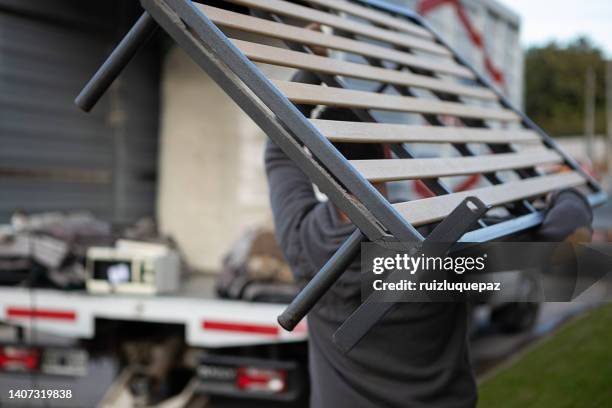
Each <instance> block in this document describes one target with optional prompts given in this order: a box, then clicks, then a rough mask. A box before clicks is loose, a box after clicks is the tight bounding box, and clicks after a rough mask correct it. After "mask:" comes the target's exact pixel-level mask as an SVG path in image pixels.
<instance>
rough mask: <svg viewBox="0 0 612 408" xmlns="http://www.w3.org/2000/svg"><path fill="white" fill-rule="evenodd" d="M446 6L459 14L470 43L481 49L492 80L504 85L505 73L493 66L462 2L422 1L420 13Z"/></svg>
mask: <svg viewBox="0 0 612 408" xmlns="http://www.w3.org/2000/svg"><path fill="white" fill-rule="evenodd" d="M445 4H449V5H451V6H452V7H453V8H454V10H455V13H456V14H457V18H459V21H460V22H461V25H463V28H464V29H465V31H467V34H468V37H469V38H470V41H471V42H472V44H474V46H475V47H476V48H478V49H480V51H481V52H482V55H483V58H484V65H485V69H486V70H487V72H488V73H489V75H490V76H491V78H493V80H494V81H495V82H497V83H498V84H500V85H504V83H505V79H504V74H503V72H502V71H501V70H500V69H499V68H497V67H496V66H495V64H493V60H492V59H491V57H490V55H489V53H488V51H487V48H486V47H485V45H484V40H483V37H482V35H481V34H480V33H479V32H478V31H477V30H476V28H475V27H474V24H472V21H471V20H470V18H469V16H468V14H467V13H466V12H465V9H464V8H463V5H461V1H460V0H421V1H420V2H419V6H418V11H419V13H420V14H421V15H425V14H427V13H429V12H430V11H433V10H434V9H436V8H438V7H441V6H443V5H445Z"/></svg>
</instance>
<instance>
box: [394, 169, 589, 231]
mask: <svg viewBox="0 0 612 408" xmlns="http://www.w3.org/2000/svg"><path fill="white" fill-rule="evenodd" d="M583 184H585V179H584V178H583V177H582V176H581V175H580V174H579V173H577V172H575V171H572V172H567V173H560V174H554V175H550V176H542V177H535V178H529V179H524V180H520V181H513V182H509V183H505V184H499V185H496V186H491V187H484V188H480V189H475V190H469V191H463V192H461V193H453V194H447V195H442V196H437V197H432V198H425V199H422V200H414V201H409V202H405V203H399V204H394V205H393V206H394V207H395V209H396V210H398V211H399V213H400V214H401V215H402V216H403V217H405V218H406V220H408V222H409V223H411V224H412V225H414V226H419V225H425V224H429V223H432V222H436V221H440V220H441V219H443V218H444V217H446V216H447V215H449V214H450V213H451V212H452V211H453V210H454V209H455V208H456V207H457V206H458V205H459V204H460V203H461V201H463V200H464V199H465V198H467V197H470V196H475V197H478V198H480V199H481V200H482V201H483V202H484V203H485V204H486V205H490V206H498V205H502V204H505V203H510V202H513V201H519V200H523V199H527V198H532V197H537V196H540V195H544V194H546V193H549V192H551V191H554V190H558V189H562V188H569V187H577V186H580V185H583Z"/></svg>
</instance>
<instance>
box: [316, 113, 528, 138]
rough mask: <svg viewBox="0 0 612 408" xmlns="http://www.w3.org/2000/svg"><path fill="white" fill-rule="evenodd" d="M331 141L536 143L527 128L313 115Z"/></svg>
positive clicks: (317, 124)
mask: <svg viewBox="0 0 612 408" xmlns="http://www.w3.org/2000/svg"><path fill="white" fill-rule="evenodd" d="M311 122H312V123H313V124H314V125H315V126H316V127H317V128H318V129H319V131H320V132H321V133H322V134H323V136H325V137H327V138H328V139H329V140H331V141H332V142H353V143H490V144H506V143H527V144H531V143H534V144H535V143H539V142H540V138H539V137H538V135H537V134H536V133H535V132H534V131H532V130H527V129H516V130H511V129H507V130H506V129H486V128H467V127H442V126H421V125H403V124H388V123H366V122H343V121H335V120H322V119H312V120H311Z"/></svg>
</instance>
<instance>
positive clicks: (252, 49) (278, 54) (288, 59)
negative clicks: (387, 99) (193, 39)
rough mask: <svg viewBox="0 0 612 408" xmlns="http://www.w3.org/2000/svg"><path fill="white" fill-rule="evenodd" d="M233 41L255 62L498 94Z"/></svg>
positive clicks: (480, 94)
mask: <svg viewBox="0 0 612 408" xmlns="http://www.w3.org/2000/svg"><path fill="white" fill-rule="evenodd" d="M232 42H233V43H234V44H235V45H236V46H237V47H238V48H239V49H240V51H242V52H243V53H244V55H246V56H247V57H249V59H251V60H252V61H255V62H263V63H267V64H274V65H280V66H284V67H289V68H297V69H303V70H307V71H317V72H323V73H326V74H332V75H342V76H348V77H353V78H360V79H366V80H370V81H378V82H384V83H388V84H395V85H402V86H414V87H417V88H422V89H427V90H431V91H438V92H444V93H448V94H453V95H459V96H466V97H470V98H476V99H482V100H497V96H496V95H495V93H494V92H493V91H491V90H490V89H487V88H484V87H480V86H469V85H461V84H458V83H453V82H449V81H444V80H440V79H436V78H431V77H428V76H425V75H416V74H412V73H409V72H406V71H396V70H390V69H384V68H378V67H373V66H371V65H365V64H357V63H354V62H348V61H342V60H337V59H333V58H328V57H322V56H318V55H313V54H306V53H303V52H296V51H291V50H287V49H284V48H278V47H272V46H269V45H262V44H256V43H252V42H247V41H242V40H235V39H232Z"/></svg>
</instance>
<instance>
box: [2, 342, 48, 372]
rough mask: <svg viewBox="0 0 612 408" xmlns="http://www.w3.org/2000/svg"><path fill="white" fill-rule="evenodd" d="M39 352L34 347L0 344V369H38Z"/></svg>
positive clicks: (26, 370)
mask: <svg viewBox="0 0 612 408" xmlns="http://www.w3.org/2000/svg"><path fill="white" fill-rule="evenodd" d="M39 362H40V353H39V351H38V350H37V349H35V348H28V347H15V346H0V370H2V371H25V372H28V371H34V370H37V369H38V366H39Z"/></svg>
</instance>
